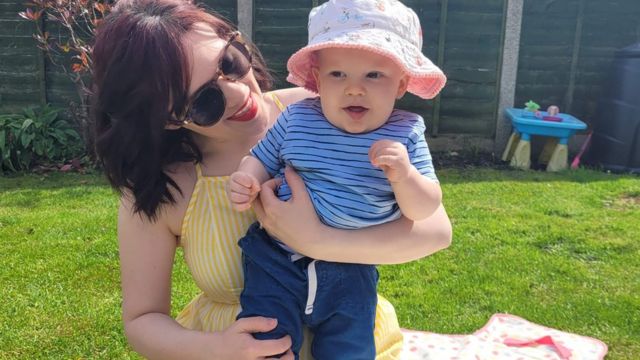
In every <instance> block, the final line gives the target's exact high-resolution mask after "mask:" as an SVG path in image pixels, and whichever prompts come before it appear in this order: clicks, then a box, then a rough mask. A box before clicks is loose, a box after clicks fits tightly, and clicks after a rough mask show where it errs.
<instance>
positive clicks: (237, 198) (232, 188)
mask: <svg viewBox="0 0 640 360" xmlns="http://www.w3.org/2000/svg"><path fill="white" fill-rule="evenodd" d="M269 178H270V176H269V173H268V172H267V170H266V169H265V167H264V165H263V164H262V163H261V162H260V161H259V160H258V159H256V158H255V157H253V156H252V155H247V156H245V157H244V158H243V159H242V161H241V162H240V166H238V170H236V172H234V173H233V174H231V176H230V177H229V186H228V187H227V196H228V197H229V201H231V205H232V206H233V208H234V209H235V210H237V211H245V210H248V209H249V208H250V207H251V203H252V202H253V200H254V199H255V198H256V196H258V193H259V192H260V185H261V184H262V183H263V182H265V181H267V180H269Z"/></svg>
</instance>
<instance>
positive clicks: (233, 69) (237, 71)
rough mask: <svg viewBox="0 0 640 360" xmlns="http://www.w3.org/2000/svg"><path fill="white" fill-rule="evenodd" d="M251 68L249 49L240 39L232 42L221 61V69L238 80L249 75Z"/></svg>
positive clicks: (229, 76)
mask: <svg viewBox="0 0 640 360" xmlns="http://www.w3.org/2000/svg"><path fill="white" fill-rule="evenodd" d="M249 69H251V54H250V53H249V50H248V49H247V48H246V46H245V45H244V44H242V43H241V42H239V41H233V42H231V44H229V47H228V48H227V51H225V53H224V55H223V57H222V61H221V62H220V70H222V73H223V74H224V75H225V76H226V77H228V78H231V79H234V80H238V79H240V78H242V77H243V76H245V75H247V73H248V72H249Z"/></svg>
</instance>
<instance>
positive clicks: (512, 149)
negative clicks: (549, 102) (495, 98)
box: [502, 108, 587, 171]
mask: <svg viewBox="0 0 640 360" xmlns="http://www.w3.org/2000/svg"><path fill="white" fill-rule="evenodd" d="M505 114H506V116H507V117H508V118H509V120H511V124H512V125H513V133H512V134H511V137H510V138H509V142H508V144H507V147H506V148H505V150H504V153H503V154H502V160H504V161H510V164H511V166H514V167H518V168H521V169H528V168H529V167H530V165H531V160H530V157H531V136H532V135H539V136H546V137H549V140H548V141H547V143H546V145H545V147H544V149H543V150H542V154H540V158H539V162H540V163H543V164H547V171H558V170H562V169H566V168H567V159H568V149H567V143H568V142H569V138H570V137H571V136H573V135H574V134H575V133H576V132H577V131H578V130H584V129H586V128H587V124H585V123H584V122H582V121H580V120H579V119H577V118H575V117H574V116H571V115H569V114H564V113H559V114H557V115H555V116H553V117H551V116H549V114H547V112H546V111H540V112H538V113H537V115H538V116H536V114H534V113H533V112H531V111H527V110H523V109H516V108H508V109H506V110H505ZM545 119H550V120H553V121H550V120H545Z"/></svg>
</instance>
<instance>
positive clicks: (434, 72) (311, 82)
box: [287, 42, 447, 99]
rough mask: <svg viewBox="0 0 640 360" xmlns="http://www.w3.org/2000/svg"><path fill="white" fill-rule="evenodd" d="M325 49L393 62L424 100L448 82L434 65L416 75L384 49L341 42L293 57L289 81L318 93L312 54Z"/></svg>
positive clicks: (410, 89)
mask: <svg viewBox="0 0 640 360" xmlns="http://www.w3.org/2000/svg"><path fill="white" fill-rule="evenodd" d="M325 48H348V49H360V50H366V51H370V52H373V53H377V54H379V55H382V56H385V57H387V58H389V59H391V60H393V62H394V63H396V64H397V65H398V66H399V67H400V68H401V69H402V70H403V71H404V72H405V73H406V74H408V75H409V77H410V79H409V85H408V87H407V91H408V92H410V93H412V94H414V95H417V96H419V97H421V98H423V99H432V98H434V97H436V96H437V95H438V93H440V90H442V88H443V87H444V85H445V83H446V82H447V77H446V76H445V75H444V73H442V71H441V70H440V69H439V68H438V67H437V66H435V65H433V64H432V65H431V66H432V67H433V69H430V70H429V71H427V72H423V73H416V72H414V71H411V70H409V69H408V68H407V67H406V66H405V65H404V64H403V63H402V61H400V60H399V59H398V58H397V57H396V56H395V55H394V54H393V53H392V52H388V51H384V50H382V49H379V48H374V47H371V46H367V45H360V44H344V43H341V42H323V43H320V44H316V45H309V46H306V47H304V48H302V49H300V50H298V51H297V52H296V53H294V54H293V55H291V57H290V58H289V61H288V62H287V69H288V70H289V75H288V76H287V81H289V82H290V83H292V84H294V85H297V86H301V87H304V88H305V89H307V90H310V91H313V92H316V93H317V92H318V87H317V84H316V81H315V79H314V78H313V76H312V74H311V68H312V67H313V66H314V65H315V64H314V61H313V57H312V54H313V52H314V51H317V50H321V49H325ZM422 57H423V61H424V62H425V63H426V64H427V66H428V63H431V60H429V59H428V58H427V57H425V56H424V55H422ZM427 62H428V63H427Z"/></svg>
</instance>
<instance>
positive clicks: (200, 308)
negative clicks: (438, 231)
mask: <svg viewBox="0 0 640 360" xmlns="http://www.w3.org/2000/svg"><path fill="white" fill-rule="evenodd" d="M275 100H277V98H276V99H275ZM196 173H197V180H196V185H195V188H194V190H193V194H192V195H191V199H190V200H189V205H188V208H187V211H186V214H185V217H184V220H183V223H182V234H181V240H180V243H181V245H182V247H183V249H184V257H185V262H186V264H187V266H188V267H189V269H190V271H191V274H192V276H193V279H194V281H195V282H196V284H197V286H198V287H199V288H200V289H201V290H202V293H201V294H200V295H198V296H196V297H195V298H194V299H193V300H192V301H191V302H190V303H189V304H188V305H187V306H186V307H185V308H184V309H183V310H182V312H181V313H180V314H179V315H178V317H177V319H176V320H177V321H178V322H179V323H180V324H181V325H182V326H184V327H186V328H189V329H193V330H200V331H222V330H224V329H226V328H227V327H229V326H230V325H231V324H232V323H233V322H234V321H235V319H236V315H237V314H238V313H239V311H240V292H241V291H242V287H243V274H242V257H241V250H240V247H238V245H237V241H238V239H240V238H241V237H242V236H244V235H245V233H246V231H247V229H248V228H249V225H251V224H252V223H253V222H255V220H256V218H255V214H254V213H253V211H245V212H236V211H234V210H233V208H232V207H231V204H230V203H229V200H228V199H227V195H226V193H225V183H226V181H227V180H228V176H216V177H212V176H203V174H202V170H201V167H200V165H199V164H197V165H196ZM308 335H309V332H308V331H306V332H305V341H304V344H303V347H302V351H301V353H300V359H301V360H310V359H312V357H311V355H310V346H309V344H310V341H309V338H310V336H308ZM375 342H376V353H377V356H376V359H378V360H387V359H389V360H392V359H397V358H398V357H399V353H400V351H401V347H402V334H401V332H400V328H399V326H398V320H397V318H396V314H395V310H394V309H393V306H392V305H391V303H389V301H387V300H386V299H385V298H383V297H382V296H380V295H378V307H377V311H376V323H375Z"/></svg>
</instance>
